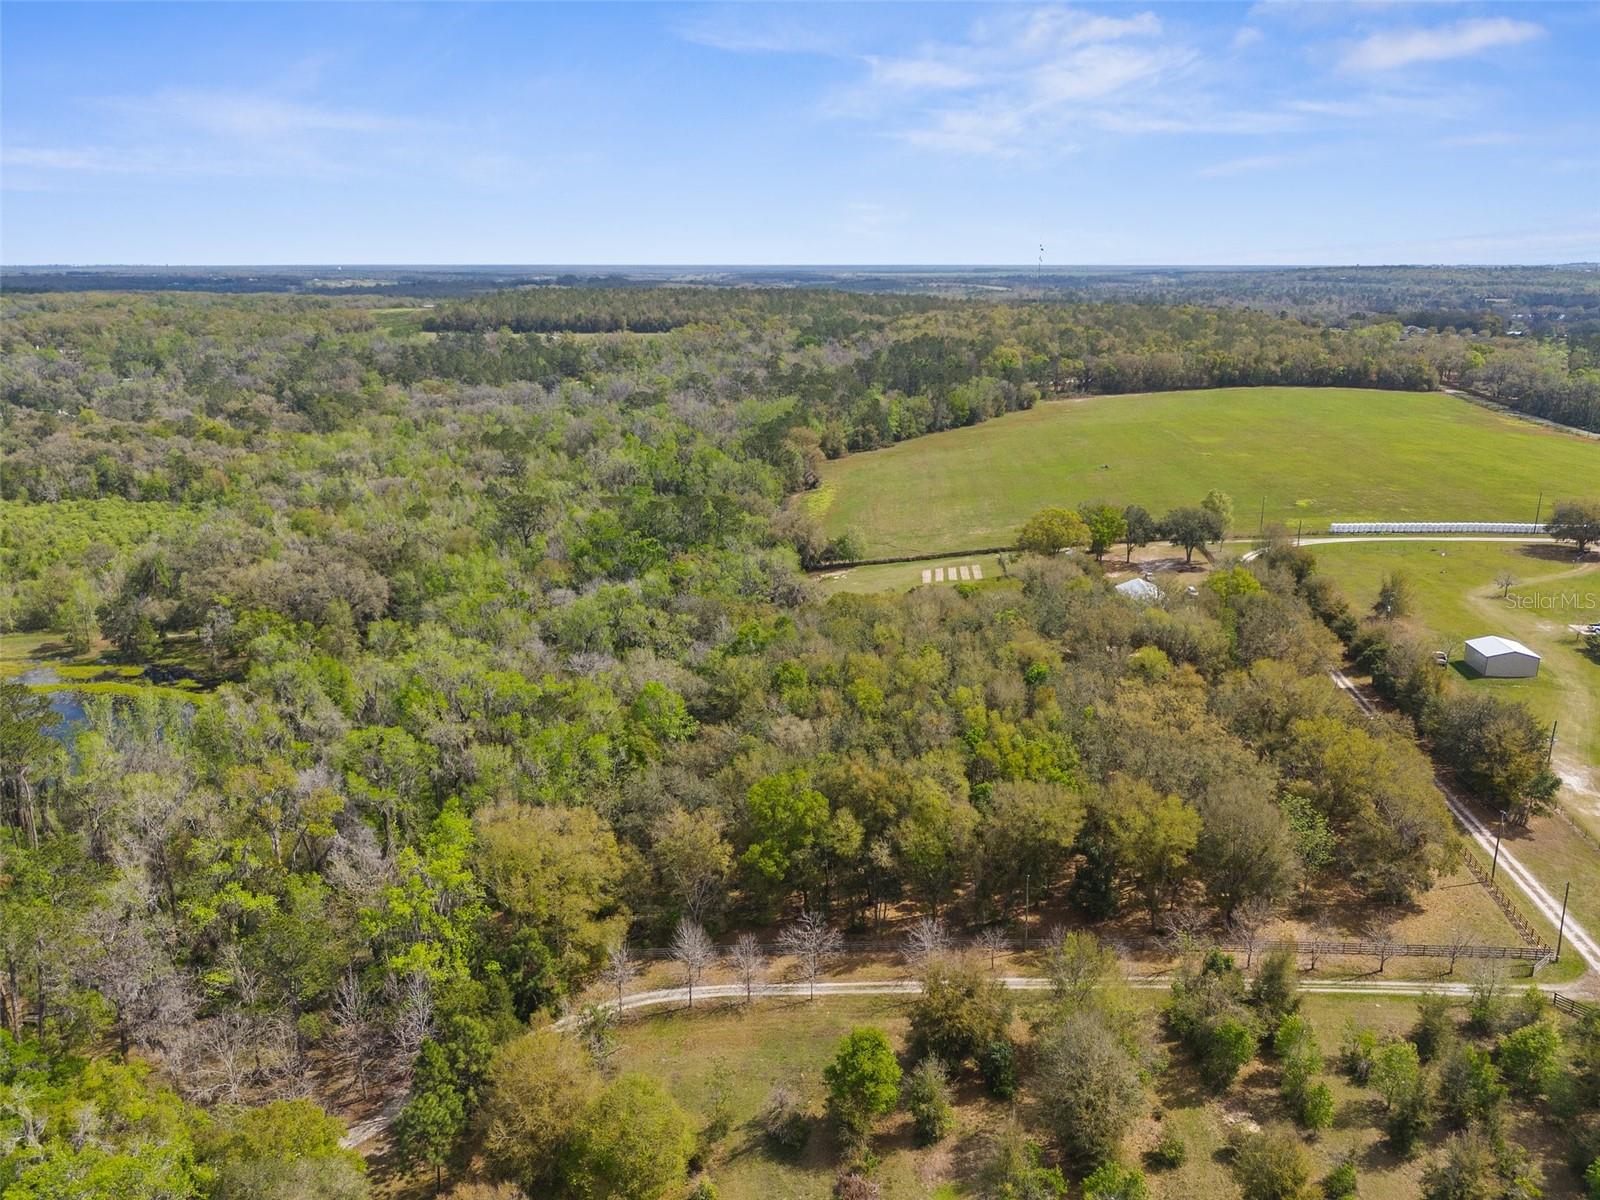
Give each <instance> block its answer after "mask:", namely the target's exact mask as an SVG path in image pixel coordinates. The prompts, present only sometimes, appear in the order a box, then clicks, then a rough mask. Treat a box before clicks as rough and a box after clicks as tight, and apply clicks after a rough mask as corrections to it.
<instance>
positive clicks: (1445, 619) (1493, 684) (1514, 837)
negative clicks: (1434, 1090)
mask: <svg viewBox="0 0 1600 1200" xmlns="http://www.w3.org/2000/svg"><path fill="white" fill-rule="evenodd" d="M1315 551H1316V555H1317V563H1318V568H1319V570H1320V571H1322V572H1323V573H1325V574H1327V575H1328V576H1329V577H1330V578H1332V579H1334V580H1337V581H1338V583H1339V585H1340V586H1341V587H1342V588H1343V589H1344V592H1345V594H1346V595H1347V596H1348V597H1349V598H1350V601H1351V603H1352V604H1354V605H1355V606H1356V607H1357V608H1358V609H1365V608H1366V607H1367V606H1369V605H1370V604H1371V603H1372V601H1373V599H1374V598H1375V597H1376V595H1377V592H1378V586H1379V583H1380V581H1381V580H1382V578H1383V576H1384V575H1386V574H1388V573H1389V572H1391V571H1403V572H1404V573H1405V574H1406V576H1407V577H1408V578H1409V579H1410V580H1411V583H1412V587H1413V589H1414V591H1415V602H1414V611H1413V613H1412V615H1411V616H1410V617H1408V618H1407V620H1409V621H1410V622H1412V623H1413V624H1415V625H1416V626H1418V627H1419V628H1421V629H1423V630H1425V631H1427V632H1428V633H1429V634H1431V635H1432V636H1434V637H1436V638H1437V639H1438V644H1439V648H1440V649H1445V648H1448V649H1449V652H1450V655H1451V661H1452V663H1453V664H1455V665H1456V669H1457V671H1458V678H1459V681H1460V683H1461V684H1462V685H1463V686H1466V687H1469V688H1474V689H1483V690H1485V691H1490V692H1493V693H1494V694H1496V695H1499V696H1504V697H1508V698H1512V699H1517V700H1521V701H1523V702H1524V703H1525V704H1527V705H1528V707H1529V708H1530V709H1532V710H1533V712H1534V713H1535V715H1537V716H1538V717H1539V718H1540V719H1541V720H1543V721H1547V722H1549V721H1553V722H1555V723H1556V734H1557V737H1556V748H1555V758H1554V766H1555V768H1556V770H1557V772H1558V773H1559V774H1560V775H1561V777H1562V779H1563V781H1564V784H1565V786H1564V787H1563V788H1562V790H1561V796H1560V800H1561V804H1562V808H1563V810H1564V811H1565V812H1566V813H1567V815H1568V816H1570V817H1571V818H1572V820H1573V821H1574V822H1576V823H1577V824H1578V825H1579V826H1581V827H1582V828H1583V829H1584V830H1585V831H1586V832H1587V834H1588V837H1587V838H1585V837H1583V836H1581V835H1580V834H1579V833H1578V832H1576V831H1575V830H1574V829H1573V827H1572V826H1571V825H1569V824H1567V823H1566V822H1565V821H1563V820H1561V819H1559V818H1554V817H1544V818H1536V819H1535V820H1534V821H1533V822H1532V823H1531V824H1530V825H1529V827H1528V828H1527V829H1525V830H1515V831H1512V832H1511V833H1510V837H1509V839H1508V841H1509V843H1510V845H1511V846H1512V848H1513V850H1514V851H1515V853H1516V855H1517V857H1518V858H1519V859H1521V860H1522V861H1523V863H1524V864H1526V865H1527V867H1528V868H1529V869H1530V870H1531V871H1533V872H1534V873H1535V874H1536V875H1537V876H1538V877H1539V879H1540V880H1541V881H1542V882H1543V883H1544V885H1545V886H1546V887H1547V888H1550V889H1552V890H1553V891H1554V892H1555V894H1556V895H1557V896H1559V895H1561V894H1562V891H1563V889H1564V887H1565V885H1566V884H1567V883H1568V882H1571V883H1572V884H1573V889H1572V898H1571V907H1572V912H1573V915H1574V916H1576V917H1577V918H1578V920H1580V921H1581V922H1583V924H1584V926H1585V927H1586V928H1587V929H1589V930H1590V931H1593V930H1595V929H1600V889H1597V888H1595V887H1594V886H1592V883H1591V881H1593V880H1595V879H1597V878H1600V850H1597V849H1596V848H1595V845H1594V841H1596V840H1600V663H1596V662H1595V661H1594V660H1593V659H1592V658H1590V657H1588V656H1587V655H1586V654H1584V653H1583V650H1582V647H1581V644H1580V642H1579V639H1578V635H1577V634H1575V633H1573V632H1572V631H1571V629H1569V628H1568V627H1569V626H1570V625H1572V624H1578V623H1588V622H1591V621H1600V562H1596V561H1595V560H1594V559H1593V558H1592V557H1591V558H1590V559H1589V561H1587V562H1577V561H1574V559H1573V557H1572V555H1571V553H1570V551H1567V550H1563V549H1560V548H1558V547H1556V546H1554V545H1549V544H1529V545H1515V544H1511V543H1506V542H1465V541H1437V542H1400V541H1395V542H1349V543H1343V544H1338V543H1335V544H1329V545H1323V546H1317V547H1315ZM1504 574H1508V575H1511V576H1512V577H1513V578H1515V579H1516V580H1517V581H1518V582H1517V584H1516V585H1515V586H1513V587H1512V588H1511V592H1510V600H1509V601H1507V600H1505V599H1502V598H1501V588H1500V587H1499V586H1498V585H1497V584H1496V583H1495V580H1496V579H1498V578H1499V577H1500V576H1501V575H1504ZM1487 633H1497V634H1501V635H1503V636H1506V637H1512V638H1515V639H1516V640H1517V641H1520V642H1522V643H1523V644H1524V645H1526V646H1528V647H1530V648H1531V649H1533V650H1534V651H1535V652H1537V653H1538V654H1539V655H1540V656H1541V658H1542V660H1543V661H1542V662H1541V663H1540V665H1539V674H1538V676H1537V677H1535V678H1533V679H1480V678H1478V677H1476V676H1474V675H1472V674H1471V673H1470V672H1467V671H1466V670H1465V669H1464V668H1463V667H1462V666H1461V664H1460V660H1461V656H1462V653H1463V650H1462V642H1463V641H1465V640H1466V639H1467V638H1469V637H1478V636H1480V635H1482V634H1487Z"/></svg>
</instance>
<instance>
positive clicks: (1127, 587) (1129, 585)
mask: <svg viewBox="0 0 1600 1200" xmlns="http://www.w3.org/2000/svg"><path fill="white" fill-rule="evenodd" d="M1117 591H1119V592H1121V593H1122V594H1123V595H1124V596H1127V597H1128V598H1129V599H1130V600H1136V601H1138V602H1139V603H1140V604H1153V603H1155V602H1156V601H1157V600H1159V599H1161V589H1160V588H1158V587H1156V585H1155V584H1153V583H1151V582H1150V581H1149V580H1148V579H1127V580H1124V581H1123V582H1121V583H1119V584H1117Z"/></svg>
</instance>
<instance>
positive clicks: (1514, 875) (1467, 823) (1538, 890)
mask: <svg viewBox="0 0 1600 1200" xmlns="http://www.w3.org/2000/svg"><path fill="white" fill-rule="evenodd" d="M1328 674H1329V675H1331V676H1332V677H1333V681H1334V683H1336V684H1338V685H1339V687H1340V688H1341V689H1342V690H1343V691H1344V692H1345V693H1346V694H1347V695H1349V696H1350V697H1351V699H1353V700H1354V701H1355V702H1356V703H1357V704H1358V705H1360V706H1361V709H1362V711H1363V712H1365V713H1367V715H1369V716H1374V717H1375V716H1377V715H1378V709H1377V706H1376V705H1374V704H1373V703H1372V701H1370V700H1368V699H1367V698H1366V697H1365V696H1364V695H1362V694H1361V690H1360V689H1359V688H1357V687H1356V685H1355V681H1354V680H1352V679H1351V678H1350V676H1348V675H1346V674H1345V673H1344V672H1343V671H1341V670H1339V669H1338V668H1334V669H1333V670H1331V671H1329V672H1328ZM1433 778H1434V782H1435V783H1436V784H1437V785H1438V787H1439V792H1440V794H1441V795H1443V796H1444V802H1445V805H1446V806H1447V807H1448V808H1449V809H1450V812H1451V815H1452V816H1454V817H1455V819H1456V820H1457V821H1458V822H1459V823H1460V824H1461V827H1462V828H1463V829H1465V830H1466V831H1467V835H1468V836H1469V837H1470V838H1472V840H1473V841H1474V842H1476V843H1477V844H1478V845H1479V847H1481V848H1482V850H1483V852H1484V853H1485V854H1493V853H1494V848H1495V838H1494V834H1493V833H1491V832H1490V830H1489V828H1488V827H1487V826H1486V825H1484V823H1483V822H1482V821H1480V820H1478V818H1477V816H1476V814H1474V813H1473V811H1472V810H1471V809H1470V808H1468V807H1467V805H1466V803H1465V802H1464V801H1463V800H1462V799H1461V798H1460V797H1459V796H1457V795H1456V793H1455V791H1454V790H1453V789H1452V788H1451V787H1450V785H1449V784H1448V783H1446V782H1445V781H1444V780H1443V779H1442V778H1440V777H1439V775H1438V773H1437V772H1435V773H1434V777H1433ZM1500 865H1501V866H1502V867H1504V868H1505V872H1506V876H1507V877H1508V878H1509V879H1510V880H1511V882H1512V883H1514V884H1516V886H1517V890H1518V891H1520V892H1521V893H1522V894H1523V895H1524V896H1525V897H1527V900H1528V903H1530V904H1532V905H1533V907H1534V908H1535V909H1536V910H1537V911H1538V913H1539V915H1540V916H1542V917H1544V918H1545V919H1546V920H1547V921H1549V922H1550V924H1551V925H1552V926H1554V925H1559V924H1562V917H1563V914H1562V906H1561V904H1560V903H1559V902H1558V901H1557V900H1556V898H1555V897H1554V896H1553V895H1551V894H1550V892H1549V891H1548V890H1546V888H1545V886H1544V885H1543V884H1542V883H1540V882H1539V880H1538V878H1537V877H1535V876H1534V874H1533V872H1532V871H1530V870H1528V868H1527V867H1525V866H1524V865H1523V864H1522V862H1521V860H1520V859H1518V858H1517V856H1516V855H1515V854H1514V853H1512V852H1511V851H1510V850H1508V849H1507V848H1506V847H1505V846H1504V845H1502V846H1501V847H1500ZM1565 918H1566V919H1565V925H1564V928H1565V936H1566V941H1567V942H1568V944H1570V945H1571V947H1572V949H1573V951H1574V952H1575V953H1576V954H1577V955H1578V958H1579V960H1580V961H1581V962H1582V963H1583V965H1584V966H1585V967H1587V968H1588V969H1589V970H1591V971H1595V970H1600V943H1596V941H1595V940H1594V938H1593V936H1591V935H1590V933H1589V931H1588V930H1587V929H1585V928H1584V927H1583V926H1582V925H1581V924H1580V923H1579V922H1578V921H1576V920H1574V919H1573V916H1572V914H1571V913H1566V914H1565Z"/></svg>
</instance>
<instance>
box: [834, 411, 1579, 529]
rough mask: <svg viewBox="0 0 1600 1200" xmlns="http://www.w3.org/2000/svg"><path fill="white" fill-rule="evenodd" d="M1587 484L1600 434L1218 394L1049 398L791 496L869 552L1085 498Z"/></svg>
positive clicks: (1458, 509)
mask: <svg viewBox="0 0 1600 1200" xmlns="http://www.w3.org/2000/svg"><path fill="white" fill-rule="evenodd" d="M1596 479H1600V441H1595V440H1593V439H1587V438H1583V437H1578V436H1575V435H1570V434H1564V433H1560V432H1557V431H1554V430H1551V429H1547V428H1542V427H1539V426H1536V425H1533V424H1531V423H1529V422H1527V421H1522V420H1518V419H1516V418H1514V417H1509V416H1505V415H1503V414H1500V413H1496V412H1491V411H1489V410H1487V409H1484V408H1480V407H1478V406H1476V405H1474V404H1472V403H1470V402H1468V401H1466V400H1460V399H1457V398H1455V397H1453V396H1447V395H1444V394H1442V393H1437V392H1424V393H1417V392H1386V391H1370V390H1362V389H1346V388H1280V387H1260V388H1224V389H1219V390H1212V391H1200V392H1160V393H1148V394H1142V395H1131V396H1089V397H1084V398H1082V399H1077V400H1064V401H1052V402H1049V403H1045V404H1040V405H1038V406H1037V407H1035V408H1033V409H1031V410H1029V411H1027V412H1020V413H1013V414H1010V415H1008V416H1004V417H999V418H995V419H993V420H990V421H986V422H984V423H983V424H981V425H973V426H968V427H966V428H963V429H957V430H951V431H948V432H944V433H935V434H930V435H929V436H927V437H921V438H917V439H915V440H913V441H908V442H902V443H900V444H898V445H895V446H891V447H889V448H887V449H884V450H874V451H871V452H869V453H863V454H853V455H849V456H847V457H845V458H841V459H838V460H836V461H834V462H830V463H828V464H827V465H826V466H825V468H824V470H823V472H822V482H821V486H820V487H819V488H818V489H817V490H816V491H814V492H812V493H809V494H808V495H806V496H805V497H804V503H806V504H807V505H808V507H809V508H810V510H811V512H812V513H813V514H814V515H815V516H816V517H817V518H818V519H819V520H820V521H821V522H822V524H823V526H824V528H825V529H826V530H827V532H828V533H829V534H830V535H836V534H838V533H841V532H843V531H844V530H847V529H853V530H857V531H859V532H860V534H861V535H862V536H863V538H864V539H865V543H866V552H867V554H868V556H870V557H874V558H879V557H886V556H891V555H897V554H914V553H918V552H925V551H934V550H941V549H949V550H952V551H954V550H963V549H973V548H979V547H986V546H996V545H1005V544H1008V543H1009V541H1010V539H1011V538H1012V537H1013V536H1014V535H1015V534H1016V531H1017V528H1018V527H1019V526H1020V525H1021V524H1022V522H1023V521H1025V520H1026V519H1027V518H1028V517H1029V516H1030V515H1031V514H1032V513H1034V512H1036V511H1037V510H1039V509H1041V508H1044V507H1046V506H1048V505H1052V504H1069V505H1075V504H1077V503H1079V502H1080V501H1085V500H1106V501H1109V502H1112V503H1117V504H1141V505H1143V506H1144V507H1145V508H1147V509H1149V510H1150V511H1151V512H1153V513H1155V514H1156V515H1158V516H1159V515H1160V514H1161V513H1162V512H1164V511H1166V510H1167V509H1169V508H1172V507H1175V506H1177V505H1182V504H1196V503H1198V502H1199V501H1200V498H1201V497H1203V496H1204V495H1205V494H1206V492H1207V491H1208V490H1209V489H1211V488H1221V489H1222V490H1223V491H1225V492H1227V493H1229V494H1230V495H1231V496H1232V497H1233V498H1234V503H1235V505H1236V518H1235V524H1236V526H1238V527H1239V530H1238V531H1240V532H1245V533H1254V532H1255V530H1256V527H1257V525H1258V524H1259V521H1260V519H1261V515H1262V502H1263V500H1264V501H1265V505H1266V507H1265V516H1266V520H1267V521H1268V522H1272V521H1283V522H1286V523H1287V524H1289V525H1290V526H1291V527H1293V526H1294V525H1295V524H1296V523H1297V522H1300V521H1304V522H1305V525H1306V527H1307V529H1308V530H1309V529H1322V528H1326V526H1327V524H1328V522H1330V521H1343V520H1351V521H1354V520H1392V521H1418V520H1440V521H1531V520H1533V518H1534V514H1535V510H1536V506H1537V504H1538V499H1539V495H1540V493H1541V492H1543V493H1544V494H1545V496H1546V511H1548V504H1549V499H1550V497H1551V496H1554V495H1556V494H1557V493H1558V492H1559V490H1560V486H1561V485H1562V484H1565V485H1566V486H1567V487H1568V488H1569V489H1570V488H1576V487H1577V485H1578V483H1579V481H1583V480H1589V481H1593V480H1596Z"/></svg>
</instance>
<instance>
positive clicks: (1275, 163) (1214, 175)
mask: <svg viewBox="0 0 1600 1200" xmlns="http://www.w3.org/2000/svg"><path fill="white" fill-rule="evenodd" d="M1304 161H1305V159H1304V157H1303V156H1297V155H1293V154H1250V155H1246V156H1245V157H1244V158H1231V159H1229V160H1227V161H1226V162H1219V163H1212V164H1211V165H1210V166H1209V167H1201V168H1200V169H1199V170H1198V171H1196V172H1195V175H1196V176H1198V177H1199V178H1201V179H1224V178H1226V177H1227V176H1229V175H1247V174H1251V173H1253V172H1256V171H1274V170H1277V169H1278V168H1279V167H1292V166H1298V165H1299V164H1300V163H1302V162H1304Z"/></svg>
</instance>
